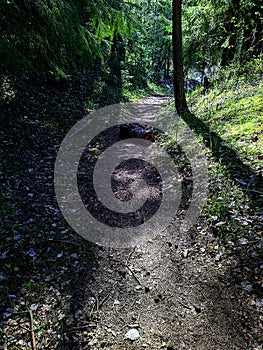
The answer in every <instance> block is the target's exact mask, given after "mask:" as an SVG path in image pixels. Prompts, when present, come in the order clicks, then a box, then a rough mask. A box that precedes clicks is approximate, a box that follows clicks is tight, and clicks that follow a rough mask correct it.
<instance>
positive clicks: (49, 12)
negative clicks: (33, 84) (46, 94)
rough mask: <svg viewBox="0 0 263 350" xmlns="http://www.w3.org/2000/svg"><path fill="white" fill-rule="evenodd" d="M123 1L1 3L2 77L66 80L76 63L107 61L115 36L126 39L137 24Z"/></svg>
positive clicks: (87, 0)
mask: <svg viewBox="0 0 263 350" xmlns="http://www.w3.org/2000/svg"><path fill="white" fill-rule="evenodd" d="M116 4H121V3H120V2H119V1H115V2H113V1H106V0H105V1H104V0H98V1H95V3H94V1H90V0H83V1H78V2H75V1H72V0H39V1H25V0H13V1H2V2H1V5H0V12H1V13H2V14H3V15H2V16H1V22H0V30H1V34H2V35H1V39H0V59H1V61H2V62H3V65H2V66H1V71H0V74H1V75H3V74H8V73H11V74H16V75H18V74H23V73H29V74H39V73H42V72H47V71H50V72H51V73H52V74H54V76H56V77H58V76H63V75H65V67H66V66H67V65H69V64H71V65H72V64H74V61H76V60H79V61H81V62H91V61H92V60H93V59H94V58H96V57H100V58H102V57H103V51H104V50H105V49H107V47H109V46H110V43H109V41H111V40H112V38H113V35H114V33H116V32H118V33H121V34H125V35H127V34H128V33H129V31H130V27H131V25H132V21H128V19H129V16H126V14H127V12H128V8H127V6H126V9H124V8H121V9H117V7H118V6H116Z"/></svg>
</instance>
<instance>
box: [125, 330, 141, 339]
mask: <svg viewBox="0 0 263 350" xmlns="http://www.w3.org/2000/svg"><path fill="white" fill-rule="evenodd" d="M139 337H140V334H139V332H138V331H137V329H135V328H132V329H130V330H129V331H128V332H127V333H126V334H125V338H126V339H130V340H131V341H135V340H138V339H139Z"/></svg>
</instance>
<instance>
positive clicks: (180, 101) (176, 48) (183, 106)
mask: <svg viewBox="0 0 263 350" xmlns="http://www.w3.org/2000/svg"><path fill="white" fill-rule="evenodd" d="M182 51H183V50H182V4H181V0H173V65H174V99H175V108H176V111H177V113H178V114H179V115H180V114H183V113H185V112H188V107H187V103H186V98H185V92H184V70H183V53H182Z"/></svg>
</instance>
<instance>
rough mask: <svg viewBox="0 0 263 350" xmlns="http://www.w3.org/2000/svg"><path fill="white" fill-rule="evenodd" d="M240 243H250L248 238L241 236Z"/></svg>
mask: <svg viewBox="0 0 263 350" xmlns="http://www.w3.org/2000/svg"><path fill="white" fill-rule="evenodd" d="M239 243H240V244H242V245H246V244H248V240H247V239H246V238H240V239H239Z"/></svg>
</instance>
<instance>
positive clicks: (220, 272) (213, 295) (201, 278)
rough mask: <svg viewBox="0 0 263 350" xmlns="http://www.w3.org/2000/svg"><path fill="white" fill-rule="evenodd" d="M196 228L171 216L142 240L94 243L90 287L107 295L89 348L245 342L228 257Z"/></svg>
mask: <svg viewBox="0 0 263 350" xmlns="http://www.w3.org/2000/svg"><path fill="white" fill-rule="evenodd" d="M168 100H169V99H168V98H166V97H150V98H148V99H147V100H146V101H145V103H147V104H155V103H159V104H165V103H167V101H168ZM198 231H199V232H198V234H195V235H194V234H193V233H191V232H189V233H187V234H184V235H182V234H179V233H178V232H177V229H176V226H175V224H173V223H171V225H170V226H169V227H168V228H167V229H166V230H165V231H164V232H162V233H160V234H157V236H156V237H155V238H153V239H152V240H149V241H148V242H147V243H146V244H144V245H142V246H137V247H135V248H134V249H125V250H114V249H111V250H108V251H107V250H105V251H100V253H99V255H100V259H99V264H98V267H97V268H96V272H95V274H94V277H95V283H93V286H92V290H93V293H94V295H96V299H97V302H98V304H99V305H100V303H101V300H99V299H100V298H99V297H98V293H101V294H102V295H105V291H107V293H106V298H107V300H106V302H105V303H103V305H101V307H100V309H99V315H100V317H99V323H98V324H97V327H96V330H94V333H93V334H92V337H91V339H90V341H89V346H90V348H91V349H100V348H105V349H120V350H121V349H122V350H124V349H147V348H148V349H152V350H155V349H156V350H157V349H170V350H171V349H188V350H190V349H196V350H203V349H204V350H207V349H210V350H224V349H225V350H229V349H231V350H234V349H239V350H240V349H244V350H245V349H246V350H248V349H249V348H250V347H249V344H250V341H252V339H249V338H248V336H247V335H246V333H247V331H246V329H247V328H249V327H250V323H251V322H252V318H253V317H252V316H251V315H250V313H249V310H246V307H244V306H243V301H242V299H241V297H240V295H239V294H238V289H237V288H236V286H235V283H234V282H232V279H231V268H232V266H233V265H234V264H235V262H234V261H232V260H231V258H229V257H226V258H221V257H220V258H219V257H218V256H216V254H211V251H213V249H214V251H219V250H221V251H223V249H224V248H223V247H220V242H219V241H217V240H216V239H215V237H213V236H212V235H209V233H207V232H205V231H204V230H203V229H202V226H199V227H198ZM155 235H156V233H155V234H154V235H153V236H155ZM208 251H209V253H208ZM103 291H104V293H103ZM102 299H103V298H102ZM129 329H137V330H138V332H139V339H138V340H136V341H134V342H132V341H131V340H128V339H125V335H126V333H127V331H129ZM255 349H256V348H255Z"/></svg>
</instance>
